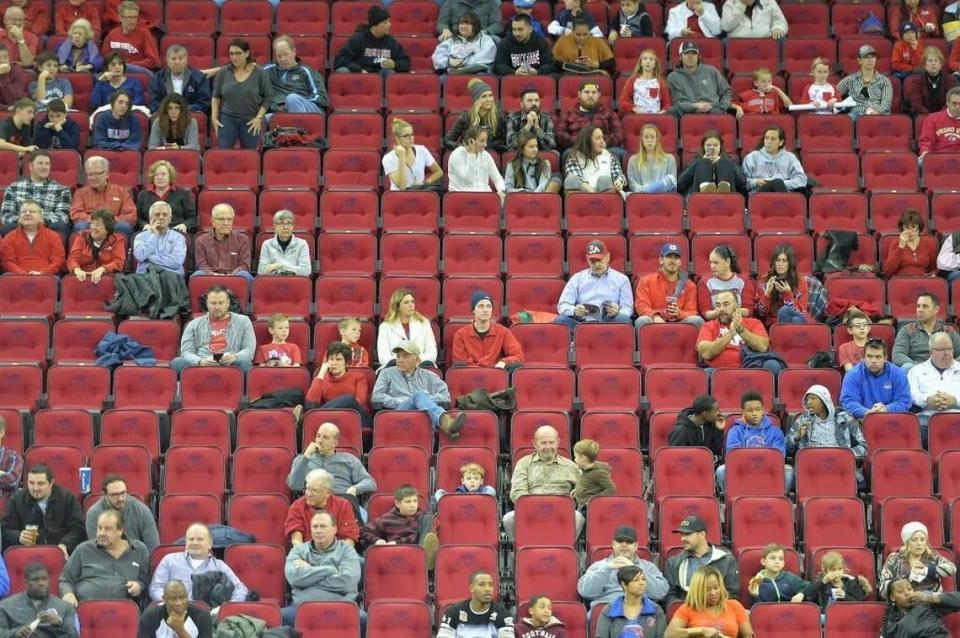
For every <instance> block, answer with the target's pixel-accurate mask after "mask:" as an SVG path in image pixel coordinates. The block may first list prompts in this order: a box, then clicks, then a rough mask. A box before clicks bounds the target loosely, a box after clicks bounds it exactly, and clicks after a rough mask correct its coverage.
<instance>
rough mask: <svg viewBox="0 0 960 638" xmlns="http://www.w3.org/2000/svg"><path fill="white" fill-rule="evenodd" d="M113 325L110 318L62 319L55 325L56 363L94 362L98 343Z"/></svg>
mask: <svg viewBox="0 0 960 638" xmlns="http://www.w3.org/2000/svg"><path fill="white" fill-rule="evenodd" d="M113 327H114V326H113V321H112V320H110V319H61V320H60V321H58V322H57V323H56V324H54V326H53V360H54V363H73V362H84V363H92V362H93V361H94V360H95V359H96V358H97V357H96V354H95V352H96V349H97V344H99V343H100V340H101V339H103V337H104V335H106V334H107V333H108V332H112V331H113Z"/></svg>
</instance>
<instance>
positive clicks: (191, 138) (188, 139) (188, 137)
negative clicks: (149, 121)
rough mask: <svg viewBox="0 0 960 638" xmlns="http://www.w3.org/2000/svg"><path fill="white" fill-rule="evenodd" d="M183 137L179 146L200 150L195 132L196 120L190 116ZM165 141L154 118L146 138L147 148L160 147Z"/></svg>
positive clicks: (198, 138)
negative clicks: (147, 138)
mask: <svg viewBox="0 0 960 638" xmlns="http://www.w3.org/2000/svg"><path fill="white" fill-rule="evenodd" d="M183 137H184V139H183V143H182V144H180V148H186V149H192V150H194V151H199V150H200V136H199V134H198V133H197V121H196V120H195V119H193V118H190V122H189V123H188V124H187V130H186V131H184V133H183ZM166 143H167V140H165V139H163V131H161V130H160V125H159V124H158V123H157V121H156V120H154V122H153V125H152V126H151V127H150V139H149V140H147V148H150V149H154V148H161V147H163V145H164V144H166ZM178 143H179V142H178Z"/></svg>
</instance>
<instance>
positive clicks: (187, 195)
mask: <svg viewBox="0 0 960 638" xmlns="http://www.w3.org/2000/svg"><path fill="white" fill-rule="evenodd" d="M158 201H160V197H158V196H157V194H156V193H154V192H153V191H152V190H150V189H148V188H144V189H143V190H142V191H140V192H139V193H137V219H138V220H139V222H140V223H139V226H138V227H139V228H143V227H144V226H146V225H147V224H148V223H149V222H150V207H151V206H153V205H154V204H155V203H156V202H158ZM164 201H165V202H167V203H168V204H170V211H171V213H170V227H171V228H173V227H174V226H179V225H180V224H183V225H185V226H186V227H187V232H191V233H192V232H193V231H195V230H196V229H197V204H196V201H195V197H194V195H193V193H192V192H191V191H190V189H189V188H179V187H174V188H171V189H170V192H169V193H167V198H166V199H165V200H164Z"/></svg>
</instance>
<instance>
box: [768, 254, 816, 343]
mask: <svg viewBox="0 0 960 638" xmlns="http://www.w3.org/2000/svg"><path fill="white" fill-rule="evenodd" d="M807 301H808V298H807V280H806V279H804V278H803V277H802V276H801V275H800V274H799V273H798V272H797V256H796V255H795V254H794V252H793V247H792V246H791V245H790V244H780V245H779V246H776V247H775V248H774V249H773V254H771V255H770V269H769V270H768V271H767V276H766V278H765V279H764V280H762V281H761V282H760V286H759V287H758V288H757V303H756V312H757V317H758V318H759V319H761V320H763V322H764V323H765V324H767V327H770V326H772V325H773V324H774V323H777V322H778V321H779V322H781V323H804V322H806V321H809V320H810V317H809V315H808V314H807Z"/></svg>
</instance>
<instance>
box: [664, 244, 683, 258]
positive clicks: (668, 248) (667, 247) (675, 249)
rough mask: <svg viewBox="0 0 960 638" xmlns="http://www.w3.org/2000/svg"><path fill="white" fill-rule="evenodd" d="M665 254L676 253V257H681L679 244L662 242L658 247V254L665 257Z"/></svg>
mask: <svg viewBox="0 0 960 638" xmlns="http://www.w3.org/2000/svg"><path fill="white" fill-rule="evenodd" d="M667 255H676V256H677V257H682V256H683V253H681V252H680V246H678V245H677V244H664V245H663V246H662V247H661V248H660V256H661V257H666V256H667Z"/></svg>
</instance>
